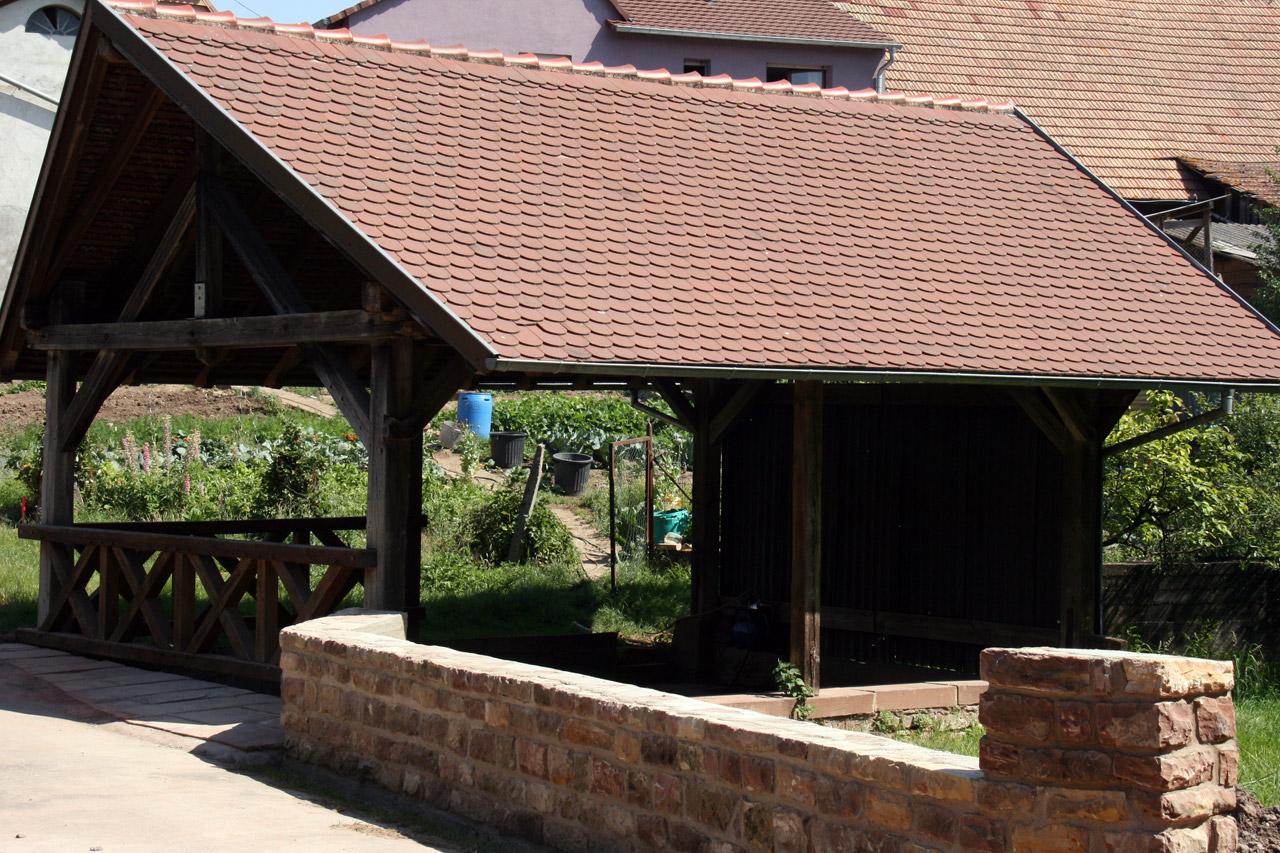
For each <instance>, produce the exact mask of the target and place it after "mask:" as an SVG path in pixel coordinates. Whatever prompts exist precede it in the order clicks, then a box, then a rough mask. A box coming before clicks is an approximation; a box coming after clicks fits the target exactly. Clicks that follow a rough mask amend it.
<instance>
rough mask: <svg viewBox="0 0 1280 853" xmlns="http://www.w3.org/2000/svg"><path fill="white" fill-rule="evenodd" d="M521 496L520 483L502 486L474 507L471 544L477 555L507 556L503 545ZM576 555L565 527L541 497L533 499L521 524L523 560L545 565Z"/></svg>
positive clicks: (512, 528) (507, 541)
mask: <svg viewBox="0 0 1280 853" xmlns="http://www.w3.org/2000/svg"><path fill="white" fill-rule="evenodd" d="M523 498H524V488H523V487H520V488H507V489H502V490H500V491H497V492H494V493H493V495H492V497H490V498H489V500H487V501H485V502H484V503H483V504H482V505H481V506H480V507H479V509H477V510H476V511H475V513H474V514H473V516H472V525H473V528H472V529H473V539H472V542H471V545H472V549H473V550H474V551H475V553H476V554H477V556H479V557H480V558H481V559H483V560H487V561H489V562H490V563H501V562H504V561H505V560H506V559H507V548H508V546H509V545H510V543H511V534H512V533H513V532H514V531H515V524H516V515H517V513H519V511H520V504H521V501H522V500H523ZM577 559H578V551H577V548H575V547H574V544H573V535H572V534H570V533H569V530H568V528H566V527H565V526H564V523H563V522H562V521H560V519H558V518H556V516H555V513H553V512H552V511H551V510H550V509H548V508H547V505H546V503H545V502H544V501H538V502H536V503H535V504H534V506H533V512H532V513H531V514H530V516H529V521H528V523H527V524H526V525H525V528H524V562H526V563H538V564H541V565H549V564H553V563H565V562H573V561H576V560H577Z"/></svg>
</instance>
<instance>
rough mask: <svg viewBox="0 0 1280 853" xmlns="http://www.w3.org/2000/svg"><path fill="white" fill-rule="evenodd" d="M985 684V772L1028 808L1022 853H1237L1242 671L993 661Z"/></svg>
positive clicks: (1187, 665)
mask: <svg viewBox="0 0 1280 853" xmlns="http://www.w3.org/2000/svg"><path fill="white" fill-rule="evenodd" d="M982 677H983V678H985V679H986V680H987V681H988V683H989V684H990V687H989V689H988V690H987V692H986V693H985V694H984V695H983V696H982V700H981V706H980V709H979V719H980V720H981V722H982V724H983V725H984V726H986V729H987V734H986V737H984V738H983V739H982V746H981V766H982V769H983V771H985V773H986V776H987V779H988V780H990V782H991V783H993V784H997V785H1003V786H1005V787H1007V788H1009V789H1010V790H1011V791H1018V792H1021V793H1022V794H1024V795H1025V796H1020V797H1010V798H1009V800H1010V802H1017V803H1018V804H1019V808H1018V809H1013V810H1011V813H1010V814H1009V815H1008V818H1007V819H1008V820H1009V821H1010V824H1011V826H1010V828H1011V830H1012V831H1011V841H1012V846H1011V848H1010V849H1011V850H1013V851H1028V853H1029V851H1080V853H1102V852H1103V851H1107V853H1129V851H1133V852H1134V853H1137V851H1169V853H1225V851H1232V850H1235V849H1236V825H1235V819H1234V818H1232V817H1230V816H1229V815H1230V812H1232V811H1233V810H1234V809H1235V805H1236V796H1235V784H1236V774H1237V767H1238V764H1239V757H1238V756H1239V753H1238V749H1237V746H1236V740H1235V734H1236V727H1235V709H1234V707H1233V705H1232V703H1231V692H1230V691H1231V688H1232V686H1233V683H1234V673H1233V670H1232V664H1231V663H1230V662H1220V661H1207V660H1199V659H1194V658H1183V657H1173V656H1168V655H1142V654H1133V653H1128V652H1111V651H1068V650H1063V649H987V650H986V651H984V652H983V653H982ZM1018 812H1020V813H1018Z"/></svg>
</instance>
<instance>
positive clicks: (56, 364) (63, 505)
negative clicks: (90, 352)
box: [36, 352, 76, 625]
mask: <svg viewBox="0 0 1280 853" xmlns="http://www.w3.org/2000/svg"><path fill="white" fill-rule="evenodd" d="M73 359H74V356H73V355H72V354H71V353H65V352H53V353H49V358H48V363H47V368H46V371H45V380H46V382H47V388H46V389H45V398H44V468H43V471H42V473H41V477H40V522H41V523H42V524H71V522H72V521H73V518H72V516H73V512H74V506H73V497H74V495H75V468H76V453H75V448H72V449H70V450H64V449H63V447H62V445H61V443H60V442H59V441H58V437H59V435H60V434H61V431H62V428H63V423H64V421H65V420H66V416H67V409H68V408H69V407H70V405H71V399H72V397H73V396H74V393H75V387H76V382H75V375H74V373H73V372H72V364H73ZM68 557H69V553H68V551H67V550H66V549H64V548H59V547H57V546H55V545H53V544H52V543H49V542H42V543H40V594H39V598H38V599H37V604H36V621H37V624H41V625H43V624H44V623H45V621H46V619H47V618H48V616H49V608H50V605H51V604H52V602H53V599H54V597H55V596H56V595H57V594H58V590H57V589H55V586H56V585H57V579H58V578H59V577H60V576H64V577H68V578H69V577H70V576H71V566H70V564H69V560H68ZM57 561H63V562H66V563H67V565H65V566H55V565H54V564H55V562H57ZM59 568H62V569H63V571H59V570H58V569H59Z"/></svg>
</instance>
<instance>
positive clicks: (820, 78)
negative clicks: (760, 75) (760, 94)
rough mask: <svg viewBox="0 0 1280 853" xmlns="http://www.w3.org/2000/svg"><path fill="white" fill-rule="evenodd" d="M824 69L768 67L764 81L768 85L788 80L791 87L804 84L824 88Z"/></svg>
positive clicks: (825, 70)
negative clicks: (813, 84) (815, 84)
mask: <svg viewBox="0 0 1280 853" xmlns="http://www.w3.org/2000/svg"><path fill="white" fill-rule="evenodd" d="M827 71H828V69H826V68H798V67H796V66H794V65H791V66H788V65H770V66H769V67H768V69H766V71H765V80H766V81H767V82H769V83H773V82H776V81H778V80H790V81H791V84H792V85H793V86H800V85H802V84H804V83H817V84H818V85H819V86H822V87H823V88H826V85H827Z"/></svg>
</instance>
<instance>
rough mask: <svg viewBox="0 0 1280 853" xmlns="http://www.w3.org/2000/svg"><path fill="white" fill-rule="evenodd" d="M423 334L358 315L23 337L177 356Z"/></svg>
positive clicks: (87, 326) (61, 345) (56, 329)
mask: <svg viewBox="0 0 1280 853" xmlns="http://www.w3.org/2000/svg"><path fill="white" fill-rule="evenodd" d="M415 331H416V332H417V334H418V335H422V334H424V333H423V332H422V331H421V330H420V328H419V327H416V326H415V325H414V324H411V323H409V321H407V320H406V319H404V318H401V319H396V320H392V319H386V318H383V317H375V316H373V315H370V314H367V313H365V312H364V311H362V310H360V309H355V310H350V311H319V312H313V313H308V314H274V315H271V316H265V317H226V318H214V319H208V320H151V321H143V322H136V323H73V324H67V325H59V326H47V327H45V328H43V329H39V330H36V331H32V332H28V334H27V345H28V346H30V347H31V348H32V349H37V350H52V351H65V350H72V351H75V350H89V351H97V350H112V351H116V350H121V351H128V352H153V351H160V352H179V351H183V350H192V349H200V348H209V349H271V348H276V347H289V346H294V345H301V344H319V343H341V342H355V341H365V342H370V341H378V340H389V339H394V338H400V337H406V336H409V335H412V333H413V332H415Z"/></svg>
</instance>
